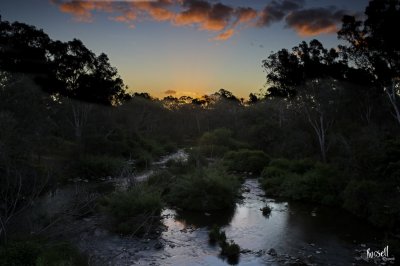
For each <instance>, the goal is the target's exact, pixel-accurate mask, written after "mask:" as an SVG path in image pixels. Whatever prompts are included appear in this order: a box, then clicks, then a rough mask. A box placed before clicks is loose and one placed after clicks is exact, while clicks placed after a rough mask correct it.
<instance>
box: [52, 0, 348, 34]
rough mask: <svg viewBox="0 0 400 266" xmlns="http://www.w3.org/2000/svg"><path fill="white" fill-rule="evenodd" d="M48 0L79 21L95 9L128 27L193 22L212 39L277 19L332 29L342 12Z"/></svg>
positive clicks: (169, 0) (298, 6) (283, 2)
mask: <svg viewBox="0 0 400 266" xmlns="http://www.w3.org/2000/svg"><path fill="white" fill-rule="evenodd" d="M50 1H51V2H52V3H54V4H55V5H57V6H58V7H59V9H60V10H61V11H62V12H65V13H69V14H71V15H73V17H74V18H75V20H78V21H81V22H92V21H93V14H94V13H95V12H103V13H109V14H110V16H109V17H110V18H111V19H113V20H114V21H118V22H123V23H126V24H128V25H129V26H130V27H132V28H133V27H134V26H135V23H137V22H138V21H139V22H140V21H143V20H153V21H167V22H170V23H171V24H172V25H174V26H193V27H195V28H197V29H199V30H204V31H210V32H215V33H216V35H215V36H214V37H213V39H214V40H227V39H229V38H231V37H232V36H234V35H235V34H236V32H237V31H238V30H240V29H242V28H245V27H248V26H258V27H268V26H270V25H271V24H273V23H276V22H280V21H285V23H286V26H287V27H288V28H292V29H294V30H296V31H297V32H298V34H299V35H301V36H311V35H317V34H321V33H333V32H336V30H337V28H336V27H337V24H338V22H340V20H341V18H342V16H343V14H344V12H345V11H344V10H337V9H336V8H335V7H331V8H308V9H305V8H304V4H305V0H272V1H270V2H269V3H268V4H267V5H266V7H265V8H264V9H261V10H256V9H254V8H251V7H245V6H242V7H237V6H233V5H230V4H223V3H221V2H220V1H211V0H154V1H148V0H147V1H146V0H138V1H111V0H102V1H90V0H85V1H80V0H50ZM226 3H228V2H226Z"/></svg>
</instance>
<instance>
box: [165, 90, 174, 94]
mask: <svg viewBox="0 0 400 266" xmlns="http://www.w3.org/2000/svg"><path fill="white" fill-rule="evenodd" d="M164 93H165V94H167V95H173V94H176V91H174V90H166V91H164Z"/></svg>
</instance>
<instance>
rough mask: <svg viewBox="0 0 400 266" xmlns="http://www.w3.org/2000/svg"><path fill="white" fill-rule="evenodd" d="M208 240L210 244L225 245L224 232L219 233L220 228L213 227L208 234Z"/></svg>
mask: <svg viewBox="0 0 400 266" xmlns="http://www.w3.org/2000/svg"><path fill="white" fill-rule="evenodd" d="M208 240H209V241H210V243H211V244H215V243H225V242H226V234H225V231H221V228H220V227H218V226H217V225H213V227H212V228H211V230H210V231H209V232H208Z"/></svg>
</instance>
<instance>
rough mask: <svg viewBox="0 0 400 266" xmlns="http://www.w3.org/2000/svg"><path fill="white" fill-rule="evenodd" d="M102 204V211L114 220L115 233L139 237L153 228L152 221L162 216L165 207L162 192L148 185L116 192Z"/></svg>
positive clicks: (144, 184) (139, 185)
mask: <svg viewBox="0 0 400 266" xmlns="http://www.w3.org/2000/svg"><path fill="white" fill-rule="evenodd" d="M100 204H101V206H102V207H101V208H102V210H103V211H104V212H106V213H107V214H108V215H109V216H110V217H111V218H112V219H111V220H112V221H113V229H114V231H116V232H118V233H121V234H129V233H135V234H138V235H140V234H143V233H144V232H145V231H146V229H147V230H150V229H151V228H152V227H149V226H150V225H151V221H152V220H153V218H154V217H158V216H159V215H160V213H161V209H162V207H163V206H162V202H161V193H160V191H157V190H155V189H154V188H152V187H151V186H149V185H148V184H146V183H143V184H138V185H136V186H134V187H132V188H131V189H130V190H128V191H125V192H115V193H113V194H111V195H109V196H107V197H105V198H104V199H103V200H102V201H101V202H100ZM146 221H147V222H146Z"/></svg>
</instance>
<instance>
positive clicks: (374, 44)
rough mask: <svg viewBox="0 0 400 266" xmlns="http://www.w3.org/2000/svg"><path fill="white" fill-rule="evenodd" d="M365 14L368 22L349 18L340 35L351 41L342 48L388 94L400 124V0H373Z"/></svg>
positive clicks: (344, 22) (344, 19) (346, 19)
mask: <svg viewBox="0 0 400 266" xmlns="http://www.w3.org/2000/svg"><path fill="white" fill-rule="evenodd" d="M365 15H366V19H365V20H364V21H361V20H356V18H355V17H354V16H345V17H344V18H343V26H342V29H341V30H340V31H339V33H338V36H339V38H341V39H343V40H346V41H347V42H348V44H349V45H348V46H343V47H342V48H343V50H344V51H345V52H346V53H347V54H348V55H349V58H350V59H352V61H353V62H354V64H356V65H357V67H358V68H359V69H360V70H363V71H365V72H367V73H369V75H370V76H371V77H372V80H373V82H374V83H375V84H376V86H377V87H378V88H381V92H384V93H386V95H387V96H388V99H389V101H390V103H391V105H392V107H393V111H394V117H395V118H396V120H397V122H398V123H400V99H399V94H400V87H399V86H400V83H399V81H400V40H399V38H398V36H397V35H396V34H395V32H394V31H393V27H394V26H395V25H399V24H400V1H399V0H373V1H371V2H369V5H368V6H367V8H366V10H365Z"/></svg>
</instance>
